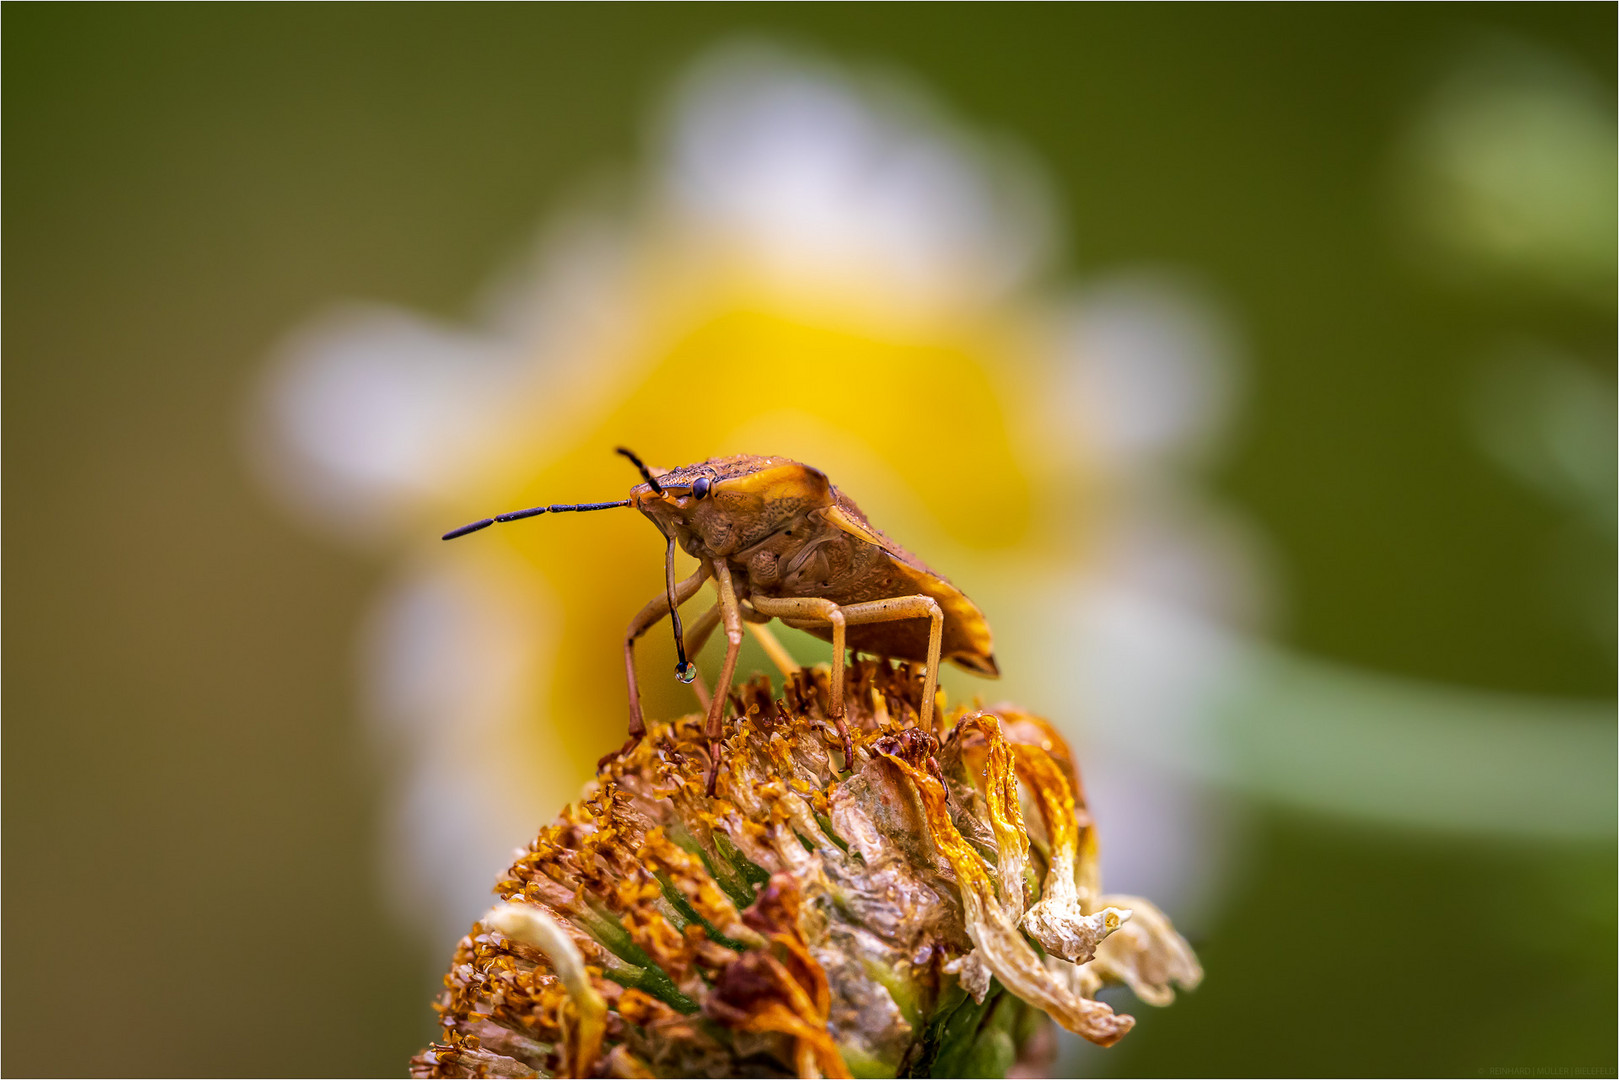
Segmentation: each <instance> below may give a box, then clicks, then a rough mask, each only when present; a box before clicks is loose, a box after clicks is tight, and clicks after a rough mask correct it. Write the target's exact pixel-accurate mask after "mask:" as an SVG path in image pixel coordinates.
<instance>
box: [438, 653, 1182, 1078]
mask: <svg viewBox="0 0 1619 1080" xmlns="http://www.w3.org/2000/svg"><path fill="white" fill-rule="evenodd" d="M846 676H847V680H848V681H847V685H846V687H845V691H846V692H845V700H846V702H847V703H848V708H849V717H848V719H849V722H850V727H851V728H852V729H854V730H855V732H856V737H855V742H854V747H855V750H854V760H853V761H852V762H848V763H845V762H843V760H842V752H841V750H840V748H839V739H838V736H837V733H836V731H835V729H834V728H833V726H832V724H831V722H830V720H829V719H828V709H829V704H830V687H829V683H828V674H827V672H826V671H825V670H824V669H816V670H813V671H802V672H799V673H797V674H796V675H793V676H791V677H789V678H788V680H787V682H786V684H785V686H784V687H783V689H782V697H780V698H776V697H775V696H774V694H773V692H772V688H771V684H770V682H769V681H768V680H767V679H765V678H764V677H762V676H756V677H755V678H754V679H753V680H752V681H751V682H749V683H748V684H746V685H745V686H743V687H741V688H740V690H739V691H738V692H736V693H735V694H734V695H733V698H732V701H733V705H734V706H735V708H736V711H737V715H738V716H739V717H741V719H740V720H737V721H735V722H734V724H733V726H732V729H731V735H730V738H729V739H728V740H727V742H726V750H725V757H724V763H723V767H722V770H721V773H720V781H719V787H718V794H717V797H715V798H708V797H707V796H706V795H705V794H704V787H705V784H704V780H705V770H706V768H707V765H708V757H707V754H706V751H705V749H704V740H703V734H702V720H701V717H698V716H690V717H686V718H684V719H681V720H677V721H675V722H674V723H672V724H667V725H655V726H653V728H652V730H651V731H650V733H649V734H648V736H647V738H646V739H645V740H644V741H643V742H642V743H641V744H640V745H639V746H638V747H637V748H636V749H635V750H633V751H632V752H630V753H629V754H627V755H625V756H623V757H622V758H619V759H616V760H610V761H608V762H607V763H605V765H604V767H603V768H602V770H601V772H600V774H599V776H598V777H597V778H596V780H595V781H593V782H592V784H591V785H590V786H589V787H588V788H587V790H586V793H585V797H584V798H583V799H582V800H581V801H580V802H578V803H575V804H574V805H572V806H570V807H568V808H567V809H566V810H565V811H564V812H563V814H562V816H561V817H560V818H558V819H557V820H556V821H555V822H553V823H552V824H551V825H549V826H547V827H546V828H545V829H543V830H542V831H541V833H540V835H539V837H538V838H537V839H536V840H535V841H534V842H533V843H532V844H531V845H529V847H528V849H527V851H526V852H524V853H523V854H522V856H521V857H520V858H519V859H518V860H517V861H516V863H514V864H513V865H512V867H511V869H510V870H509V871H508V873H507V875H506V876H505V878H504V879H503V880H502V881H501V882H500V883H499V885H498V887H497V893H498V895H499V897H500V899H501V903H500V904H498V905H497V906H496V907H495V908H493V909H492V910H491V911H490V912H489V913H488V914H486V915H485V916H484V917H483V918H482V919H481V920H480V921H479V922H478V923H477V924H476V925H474V926H473V928H472V932H471V933H470V934H469V935H468V936H467V937H465V938H463V939H462V941H461V943H460V946H459V948H458V949H457V950H456V955H455V960H454V963H453V965H452V966H451V968H450V972H449V974H448V975H446V976H445V980H444V984H445V991H444V993H443V995H442V996H441V998H440V1000H439V1002H438V1004H437V1006H436V1007H437V1009H438V1012H439V1015H440V1021H441V1023H442V1025H443V1028H444V1037H443V1041H442V1042H438V1043H434V1044H433V1045H432V1046H431V1047H429V1048H428V1049H426V1050H424V1051H423V1052H422V1053H421V1054H419V1055H417V1057H416V1058H414V1059H413V1060H412V1063H411V1064H412V1072H413V1075H416V1076H424V1077H425V1076H534V1075H555V1076H586V1075H608V1076H784V1075H799V1076H849V1075H862V1076H895V1075H911V1076H999V1075H1004V1074H1005V1073H1006V1072H1007V1070H1008V1069H1009V1068H1011V1067H1012V1066H1013V1065H1014V1064H1020V1065H1021V1067H1022V1068H1023V1069H1024V1070H1025V1071H1028V1070H1029V1069H1030V1068H1033V1069H1038V1068H1039V1067H1040V1066H1041V1064H1042V1062H1041V1061H1040V1060H1039V1059H1040V1058H1041V1056H1042V1055H1047V1056H1049V1052H1050V1047H1051V1046H1052V1045H1053V1044H1052V1040H1051V1039H1050V1031H1049V1025H1048V1023H1047V1021H1046V1019H1045V1018H1046V1017H1050V1018H1051V1019H1053V1020H1055V1021H1056V1022H1057V1023H1059V1024H1061V1025H1063V1026H1064V1027H1066V1028H1068V1029H1069V1030H1070V1031H1074V1032H1077V1033H1079V1034H1080V1035H1083V1036H1084V1037H1085V1038H1087V1039H1089V1040H1091V1041H1092V1042H1095V1043H1099V1044H1101V1045H1103V1046H1107V1045H1111V1044H1112V1043H1114V1042H1116V1041H1118V1040H1119V1039H1120V1038H1122V1037H1123V1036H1124V1035H1125V1033H1126V1032H1128V1031H1129V1030H1130V1028H1131V1026H1132V1025H1133V1024H1134V1020H1133V1019H1132V1018H1131V1017H1129V1016H1126V1015H1123V1014H1120V1013H1115V1012H1114V1011H1113V1010H1112V1008H1110V1007H1109V1006H1108V1005H1107V1004H1105V1003H1103V1002H1101V1001H1098V1000H1096V992H1097V990H1098V989H1099V988H1100V987H1101V986H1102V985H1103V984H1104V983H1106V982H1124V983H1128V984H1129V985H1130V987H1131V988H1132V989H1133V990H1134V991H1135V993H1136V995H1137V996H1138V997H1140V998H1141V999H1142V1000H1143V1001H1146V1002H1149V1003H1152V1004H1166V1003H1168V1002H1169V1001H1170V1000H1172V998H1173V996H1174V991H1173V989H1172V984H1179V985H1181V986H1184V987H1190V986H1193V985H1195V984H1196V983H1197V981H1198V980H1199V979H1200V978H1201V976H1202V972H1201V970H1200V969H1199V967H1198V965H1197V960H1196V958H1195V957H1194V956H1193V955H1192V951H1191V949H1190V948H1189V947H1188V946H1187V944H1186V942H1185V941H1184V940H1183V939H1182V938H1181V937H1180V936H1179V935H1178V934H1177V933H1175V931H1174V929H1173V927H1172V926H1171V925H1170V923H1169V920H1168V919H1166V918H1165V917H1164V916H1163V914H1162V913H1160V912H1159V911H1158V910H1157V909H1155V908H1154V907H1153V906H1152V905H1151V904H1148V903H1147V902H1146V901H1144V900H1139V899H1136V898H1134V897H1109V896H1104V895H1102V893H1101V887H1100V884H1099V882H1098V874H1097V860H1096V837H1095V829H1094V827H1093V825H1092V823H1091V819H1090V817H1089V815H1088V814H1087V813H1086V810H1085V800H1084V794H1083V790H1082V789H1081V787H1080V782H1079V776H1078V773H1077V771H1076V770H1075V768H1074V763H1073V760H1072V757H1071V755H1070V753H1069V750H1068V747H1067V746H1066V745H1065V744H1064V743H1063V741H1062V739H1061V738H1059V737H1058V735H1057V734H1056V732H1055V731H1053V730H1052V728H1051V726H1050V725H1049V724H1047V723H1046V722H1045V721H1043V720H1041V719H1039V718H1038V717H1034V716H1031V715H1029V714H1026V713H1023V712H1021V711H1019V710H1017V709H1015V708H1011V707H1007V706H998V707H996V708H994V709H988V710H984V709H979V710H968V709H965V708H958V709H956V710H954V712H952V713H951V714H949V716H948V719H947V721H946V724H945V728H944V731H943V734H942V735H941V736H939V737H935V736H934V735H933V734H930V733H928V732H926V731H922V730H919V729H918V728H916V727H914V726H913V725H914V724H915V722H916V717H917V715H918V712H919V710H918V707H917V706H918V702H919V698H920V694H921V686H922V679H921V678H920V676H919V675H918V673H917V671H916V670H915V669H913V668H911V667H909V666H907V665H899V666H897V667H890V666H889V665H888V664H887V663H886V662H877V661H862V662H860V663H857V664H855V665H853V666H851V667H850V668H849V669H848V671H847V673H846ZM942 713H943V710H941V714H942Z"/></svg>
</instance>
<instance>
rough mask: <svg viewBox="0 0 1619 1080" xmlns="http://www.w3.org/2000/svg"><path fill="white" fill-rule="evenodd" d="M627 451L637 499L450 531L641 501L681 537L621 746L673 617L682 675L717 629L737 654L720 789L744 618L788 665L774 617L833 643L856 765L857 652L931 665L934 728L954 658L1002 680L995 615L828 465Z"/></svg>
mask: <svg viewBox="0 0 1619 1080" xmlns="http://www.w3.org/2000/svg"><path fill="white" fill-rule="evenodd" d="M618 452H619V453H620V454H623V455H624V456H625V457H627V458H629V459H630V461H631V462H633V463H634V464H635V467H636V468H637V469H639V470H640V472H641V478H642V480H643V481H644V482H643V483H641V484H637V485H636V486H635V487H634V488H632V489H631V490H630V497H629V498H628V499H623V500H620V501H618V502H604V503H558V504H553V505H550V506H535V507H530V508H529V509H527V510H514V511H512V512H510V513H506V514H499V515H497V516H495V517H492V518H484V519H483V520H481V521H475V522H472V523H471V524H470V525H463V526H462V527H461V528H459V529H454V530H452V531H450V532H448V533H445V534H444V539H445V540H453V539H455V538H456V537H458V536H465V535H467V534H468V533H472V532H477V531H478V530H479V529H484V528H488V527H489V526H490V525H493V524H495V523H497V522H506V521H519V520H521V519H523V518H530V517H536V516H538V515H540V514H546V513H553V514H555V513H563V512H568V511H586V510H608V509H614V508H617V507H621V506H633V507H635V508H636V509H637V510H639V511H641V513H643V514H645V515H646V516H647V517H648V518H649V519H650V520H651V521H652V523H653V524H654V525H656V526H657V527H658V531H659V532H661V533H662V534H663V535H664V537H665V539H666V540H667V541H668V546H667V548H666V550H665V554H664V576H665V585H666V587H665V594H664V595H663V596H659V597H655V598H654V599H652V600H651V601H649V602H648V603H647V605H646V606H645V607H644V608H642V609H641V611H640V613H639V614H637V615H636V616H635V618H634V619H632V620H631V621H630V625H629V629H628V630H627V631H626V633H625V635H624V666H625V671H626V673H627V675H628V678H629V693H630V732H629V735H630V737H629V741H628V742H626V743H625V744H624V747H623V750H620V753H622V752H623V751H624V750H628V749H629V748H630V747H633V746H634V745H635V744H636V743H637V742H638V741H639V740H640V739H641V736H642V735H643V734H644V733H645V731H646V727H645V725H644V723H643V722H642V717H641V693H640V688H639V687H638V686H637V685H636V681H635V641H636V639H637V638H639V637H640V636H641V635H642V634H644V633H646V631H647V630H648V629H650V628H651V627H652V626H653V625H654V624H655V623H657V622H658V621H659V620H660V619H662V618H663V617H664V616H665V615H667V616H669V617H670V618H671V621H672V622H673V628H674V634H675V651H676V653H677V655H678V656H679V663H678V665H677V666H676V669H675V674H676V677H677V678H679V679H680V680H681V681H682V682H688V683H689V682H691V681H693V680H694V679H695V678H696V675H697V668H696V665H695V664H693V663H691V661H690V660H688V659H687V650H688V649H690V650H691V652H693V653H695V652H696V651H697V650H699V649H701V648H702V646H703V643H704V642H705V641H707V640H708V636H709V635H710V634H711V633H712V632H713V631H714V629H715V627H716V626H720V625H723V626H724V628H725V638H726V650H725V661H724V664H723V666H722V667H721V669H720V677H719V681H718V683H717V684H716V685H715V688H714V693H713V694H712V695H711V696H710V697H709V698H708V701H707V707H708V723H707V727H706V734H707V736H708V739H709V747H710V765H709V772H708V788H709V793H710V794H713V791H714V784H715V780H716V778H717V776H718V770H719V760H720V748H719V740H720V736H721V734H722V732H723V726H722V714H723V712H724V709H725V702H726V700H727V695H728V692H729V690H730V687H731V681H732V679H733V678H734V677H735V675H736V661H737V653H738V651H739V650H740V649H741V647H742V627H743V624H744V623H745V622H746V623H750V624H753V626H754V628H755V631H756V632H757V633H758V634H759V638H760V642H761V644H763V646H764V648H765V650H766V652H767V653H768V654H769V655H770V657H771V659H772V660H773V661H775V662H776V663H777V664H778V666H780V667H781V668H782V669H783V670H784V671H792V670H796V669H797V665H796V664H795V663H794V662H793V660H792V658H791V657H790V656H788V654H787V652H786V650H785V649H783V648H782V647H781V646H780V644H779V643H777V642H776V641H775V639H774V638H773V637H772V636H771V635H770V634H769V633H768V631H766V630H765V627H764V626H763V624H764V623H767V622H769V621H770V620H771V619H780V620H781V621H782V622H783V623H784V624H785V625H787V626H792V627H796V628H798V629H800V630H807V631H809V632H810V633H812V634H814V635H816V636H817V637H820V638H823V639H825V640H827V641H830V642H831V643H832V681H831V685H832V716H833V720H834V722H835V723H836V724H837V727H838V733H839V735H841V736H842V739H843V752H844V761H845V767H848V766H849V765H850V764H851V763H852V761H853V748H852V745H851V743H850V739H849V731H848V728H847V726H846V725H845V723H844V707H843V666H844V662H845V656H846V653H847V650H849V649H855V650H857V651H858V652H865V653H871V654H873V655H875V656H881V657H888V658H891V659H896V660H909V661H914V662H920V663H922V664H925V665H926V676H925V682H924V684H923V692H922V711H921V717H920V719H921V727H922V728H923V729H924V730H927V731H931V730H932V726H933V698H934V690H935V686H936V685H937V680H938V668H939V662H940V660H941V659H943V660H949V661H951V662H952V663H954V664H956V665H958V666H960V667H963V668H965V669H967V670H968V671H972V672H976V673H977V674H980V675H987V676H989V677H991V678H993V677H995V676H997V675H999V674H1000V669H999V668H998V667H996V664H995V655H994V646H993V642H992V640H991V637H990V631H989V624H988V623H987V622H985V620H984V615H983V612H981V611H979V610H978V608H977V606H975V605H974V604H973V602H972V601H971V600H969V599H967V597H966V596H965V595H964V594H963V593H962V592H961V590H960V589H957V588H956V587H955V586H954V585H952V584H950V582H949V581H948V580H947V579H946V578H945V577H944V575H942V574H939V573H938V572H936V571H934V570H932V569H929V568H928V566H927V565H926V564H924V563H923V562H922V560H920V559H918V558H917V557H916V556H915V555H912V554H911V553H910V552H908V551H906V550H905V549H904V548H902V547H900V546H899V545H898V544H896V543H894V542H893V541H892V540H890V539H888V537H886V536H884V535H883V534H882V533H881V532H879V531H878V530H877V529H875V528H874V527H872V525H871V523H870V522H868V521H867V520H866V516H865V515H864V514H863V513H861V512H860V508H859V507H857V506H856V505H855V504H854V503H853V501H851V500H850V499H849V498H848V496H846V495H844V494H843V493H842V492H841V491H839V490H838V489H837V488H836V487H834V486H833V485H832V483H831V482H830V481H829V480H827V478H826V474H824V473H822V472H821V471H820V470H818V469H814V468H811V467H810V466H808V465H804V464H802V463H800V462H797V461H792V460H789V459H787V458H781V457H759V456H756V455H752V454H740V455H737V456H736V457H726V458H711V459H709V460H708V461H704V462H701V463H700V464H697V465H683V466H681V467H679V468H677V469H666V470H655V469H650V468H648V467H647V466H646V465H645V464H643V463H642V461H641V459H640V458H638V457H636V456H635V454H633V453H631V452H630V451H628V450H625V449H622V448H620V449H619V451H618ZM677 546H678V547H679V548H681V549H682V550H684V551H685V552H686V553H687V554H689V555H692V556H694V557H695V558H696V559H697V560H698V566H697V571H696V572H695V573H693V574H692V575H691V576H690V577H688V578H686V579H685V580H684V581H676V580H675V548H676V547H677ZM709 578H713V579H714V582H715V585H716V586H717V588H718V591H719V601H718V602H717V603H716V604H715V605H714V606H713V608H711V609H710V610H709V611H708V612H706V613H705V614H704V615H703V616H702V617H701V618H699V619H698V621H697V622H696V623H695V624H694V625H693V626H692V629H691V633H690V635H689V637H688V636H687V635H686V634H684V633H683V631H682V628H681V623H680V613H679V606H680V605H681V604H682V603H684V602H685V601H686V600H688V599H690V598H691V597H692V596H693V595H695V594H696V592H697V590H698V589H700V588H701V587H702V586H703V583H704V582H705V581H707V580H708V579H709Z"/></svg>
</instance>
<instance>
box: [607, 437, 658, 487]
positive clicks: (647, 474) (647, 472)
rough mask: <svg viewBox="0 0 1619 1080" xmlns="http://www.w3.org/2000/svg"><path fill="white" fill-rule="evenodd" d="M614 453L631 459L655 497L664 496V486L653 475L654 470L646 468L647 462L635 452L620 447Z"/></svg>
mask: <svg viewBox="0 0 1619 1080" xmlns="http://www.w3.org/2000/svg"><path fill="white" fill-rule="evenodd" d="M613 453H615V454H623V455H624V456H625V457H627V458H629V459H630V461H631V463H632V464H634V465H635V467H636V468H637V469H639V470H641V479H643V480H645V481H646V482H647V486H648V487H650V488H651V489H652V493H653V494H654V495H662V494H663V485H662V484H660V483H658V478H657V477H655V476H653V475H652V470H651V469H649V468H647V467H646V462H644V461H642V460H641V459H640V458H638V457H636V456H635V451H634V450H630V449H628V448H627V447H623V446H620V447H617V448H616V449H614V451H613Z"/></svg>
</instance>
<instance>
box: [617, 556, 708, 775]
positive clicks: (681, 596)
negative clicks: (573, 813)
mask: <svg viewBox="0 0 1619 1080" xmlns="http://www.w3.org/2000/svg"><path fill="white" fill-rule="evenodd" d="M708 575H709V567H708V564H707V563H699V564H698V565H697V570H696V572H695V573H693V574H692V576H691V577H689V578H687V579H686V580H685V581H682V582H681V583H680V584H678V585H676V586H675V602H676V603H685V602H686V601H687V600H690V599H691V598H692V597H693V596H694V595H696V593H697V590H698V589H700V588H702V587H703V582H705V581H707V580H708ZM668 614H669V596H668V594H667V593H659V594H658V595H657V596H654V597H653V598H652V599H651V600H648V601H647V602H646V606H645V607H643V608H642V609H641V610H640V611H639V612H637V613H636V616H635V618H633V619H631V620H630V625H629V629H627V630H625V631H624V674H625V677H626V679H627V680H628V682H629V688H630V737H629V741H628V742H626V743H625V744H624V745H623V746H622V747H620V748H619V750H618V754H624V753H627V752H628V751H629V750H631V749H633V748H634V746H635V744H636V743H638V742H640V741H641V736H643V735H645V734H646V724H645V723H644V722H643V721H642V719H641V687H640V684H639V683H637V682H636V679H635V639H636V638H638V637H640V636H641V635H642V634H644V633H646V632H647V631H648V630H650V629H651V628H652V627H653V626H656V625H657V624H658V622H659V620H661V619H664V618H666V617H667V616H668ZM618 754H608V755H607V756H606V757H604V758H602V759H601V761H599V762H597V764H596V767H597V768H600V767H601V766H602V765H603V764H604V763H606V762H607V761H608V760H610V759H611V758H614V757H617V756H618Z"/></svg>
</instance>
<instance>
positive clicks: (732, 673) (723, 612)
mask: <svg viewBox="0 0 1619 1080" xmlns="http://www.w3.org/2000/svg"><path fill="white" fill-rule="evenodd" d="M714 580H715V582H716V583H717V584H718V585H719V587H720V603H719V608H720V619H721V620H722V621H723V622H724V623H725V663H724V664H723V665H722V666H721V667H720V677H719V681H718V682H716V683H715V684H714V696H713V697H711V698H710V699H709V702H708V727H707V728H706V729H705V731H704V734H706V735H707V736H708V795H709V797H710V798H713V796H714V786H715V785H716V784H718V783H719V778H720V751H721V747H722V744H721V742H720V736H721V735H723V734H724V733H725V728H724V721H723V720H722V715H723V714H724V712H725V702H726V699H727V698H728V697H729V696H730V693H731V680H732V679H733V678H735V677H736V658H737V654H738V653H740V652H741V651H742V609H741V607H740V606H739V605H738V604H737V601H736V588H735V587H734V586H733V585H732V584H731V569H730V567H728V566H726V565H725V560H724V559H716V560H714Z"/></svg>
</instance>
